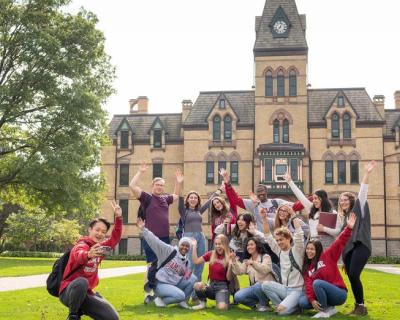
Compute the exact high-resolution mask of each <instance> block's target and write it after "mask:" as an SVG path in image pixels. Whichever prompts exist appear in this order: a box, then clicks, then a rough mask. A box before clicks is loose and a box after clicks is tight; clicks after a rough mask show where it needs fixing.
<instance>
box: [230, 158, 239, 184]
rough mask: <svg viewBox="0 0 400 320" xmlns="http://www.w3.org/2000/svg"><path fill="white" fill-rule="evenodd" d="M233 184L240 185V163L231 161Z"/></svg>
mask: <svg viewBox="0 0 400 320" xmlns="http://www.w3.org/2000/svg"><path fill="white" fill-rule="evenodd" d="M230 180H231V183H232V184H238V183H239V162H238V161H231V178H230Z"/></svg>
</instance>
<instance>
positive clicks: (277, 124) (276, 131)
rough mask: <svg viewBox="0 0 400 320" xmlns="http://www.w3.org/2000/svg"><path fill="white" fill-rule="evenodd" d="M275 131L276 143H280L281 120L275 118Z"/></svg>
mask: <svg viewBox="0 0 400 320" xmlns="http://www.w3.org/2000/svg"><path fill="white" fill-rule="evenodd" d="M273 126H274V129H273V130H274V132H273V136H274V143H279V120H278V119H275V120H274V124H273Z"/></svg>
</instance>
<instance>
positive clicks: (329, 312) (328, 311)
mask: <svg viewBox="0 0 400 320" xmlns="http://www.w3.org/2000/svg"><path fill="white" fill-rule="evenodd" d="M337 312H338V311H337V309H336V308H335V307H329V308H328V309H326V310H325V313H326V314H327V315H328V316H329V317H332V316H333V315H334V314H336V313H337Z"/></svg>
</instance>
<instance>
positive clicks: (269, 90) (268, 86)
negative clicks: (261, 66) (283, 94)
mask: <svg viewBox="0 0 400 320" xmlns="http://www.w3.org/2000/svg"><path fill="white" fill-rule="evenodd" d="M273 82H274V81H273V78H272V72H271V71H267V74H266V76H265V96H266V97H272V95H273Z"/></svg>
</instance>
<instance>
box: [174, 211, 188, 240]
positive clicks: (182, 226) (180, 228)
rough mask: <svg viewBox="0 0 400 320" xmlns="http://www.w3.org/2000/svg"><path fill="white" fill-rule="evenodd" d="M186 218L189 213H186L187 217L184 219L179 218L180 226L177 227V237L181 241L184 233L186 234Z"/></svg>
mask: <svg viewBox="0 0 400 320" xmlns="http://www.w3.org/2000/svg"><path fill="white" fill-rule="evenodd" d="M186 216H187V212H186V213H185V216H184V217H183V218H182V217H181V218H179V221H178V225H177V227H176V231H175V235H176V237H177V238H178V239H179V240H180V239H181V238H182V236H183V233H184V232H185V222H186Z"/></svg>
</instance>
